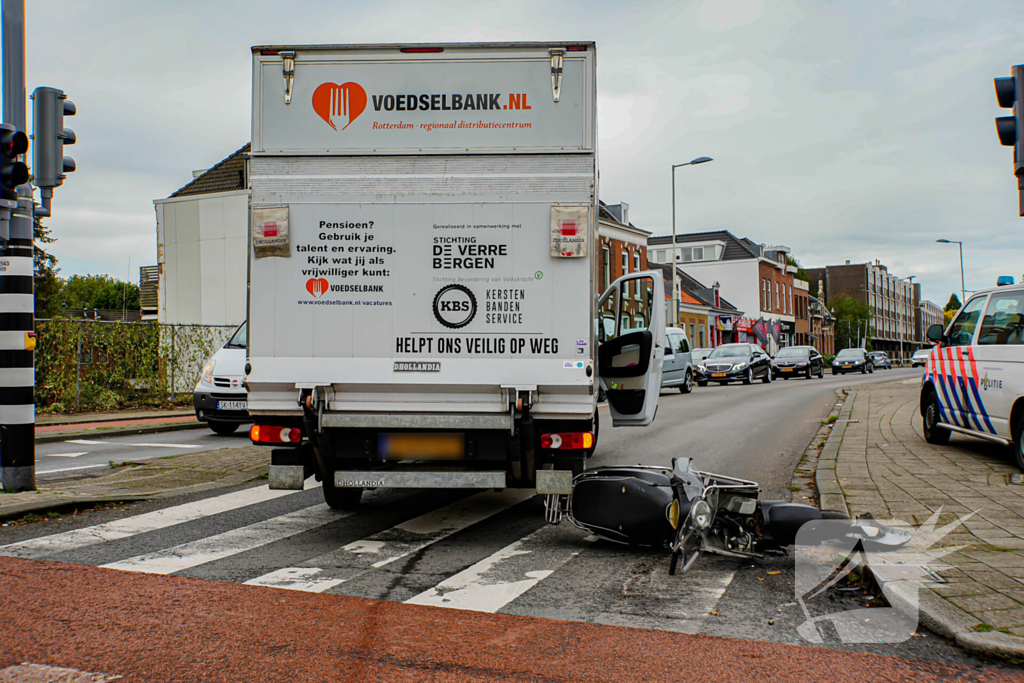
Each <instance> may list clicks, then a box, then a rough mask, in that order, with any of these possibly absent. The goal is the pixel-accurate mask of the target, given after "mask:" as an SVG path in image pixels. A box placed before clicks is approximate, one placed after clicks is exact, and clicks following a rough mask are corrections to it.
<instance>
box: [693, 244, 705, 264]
mask: <svg viewBox="0 0 1024 683" xmlns="http://www.w3.org/2000/svg"><path fill="white" fill-rule="evenodd" d="M693 260H694V261H703V260H704V247H694V248H693Z"/></svg>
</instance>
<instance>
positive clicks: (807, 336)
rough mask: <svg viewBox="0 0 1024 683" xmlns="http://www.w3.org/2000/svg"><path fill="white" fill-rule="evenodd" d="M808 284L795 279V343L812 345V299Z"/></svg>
mask: <svg viewBox="0 0 1024 683" xmlns="http://www.w3.org/2000/svg"><path fill="white" fill-rule="evenodd" d="M807 290H808V284H807V283H806V282H805V281H803V280H797V279H796V278H794V279H793V319H794V320H793V328H794V332H793V344H795V345H797V346H808V345H811V299H810V293H809V292H808V291H807Z"/></svg>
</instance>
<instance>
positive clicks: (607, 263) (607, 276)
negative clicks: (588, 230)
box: [601, 247, 612, 289]
mask: <svg viewBox="0 0 1024 683" xmlns="http://www.w3.org/2000/svg"><path fill="white" fill-rule="evenodd" d="M611 261H612V259H611V253H610V252H609V250H608V247H601V270H602V271H603V272H604V288H605V289H608V288H609V287H611V286H612V263H611Z"/></svg>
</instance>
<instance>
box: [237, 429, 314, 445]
mask: <svg viewBox="0 0 1024 683" xmlns="http://www.w3.org/2000/svg"><path fill="white" fill-rule="evenodd" d="M249 438H250V439H251V440H252V442H253V443H299V442H300V441H302V430H301V429H299V428H297V427H278V426H275V425H253V426H252V427H250V428H249Z"/></svg>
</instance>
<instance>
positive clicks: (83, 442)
mask: <svg viewBox="0 0 1024 683" xmlns="http://www.w3.org/2000/svg"><path fill="white" fill-rule="evenodd" d="M64 443H76V444H79V445H82V446H98V445H100V444H102V443H103V442H102V441H92V440H90V439H68V440H67V441H65V442H64Z"/></svg>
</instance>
